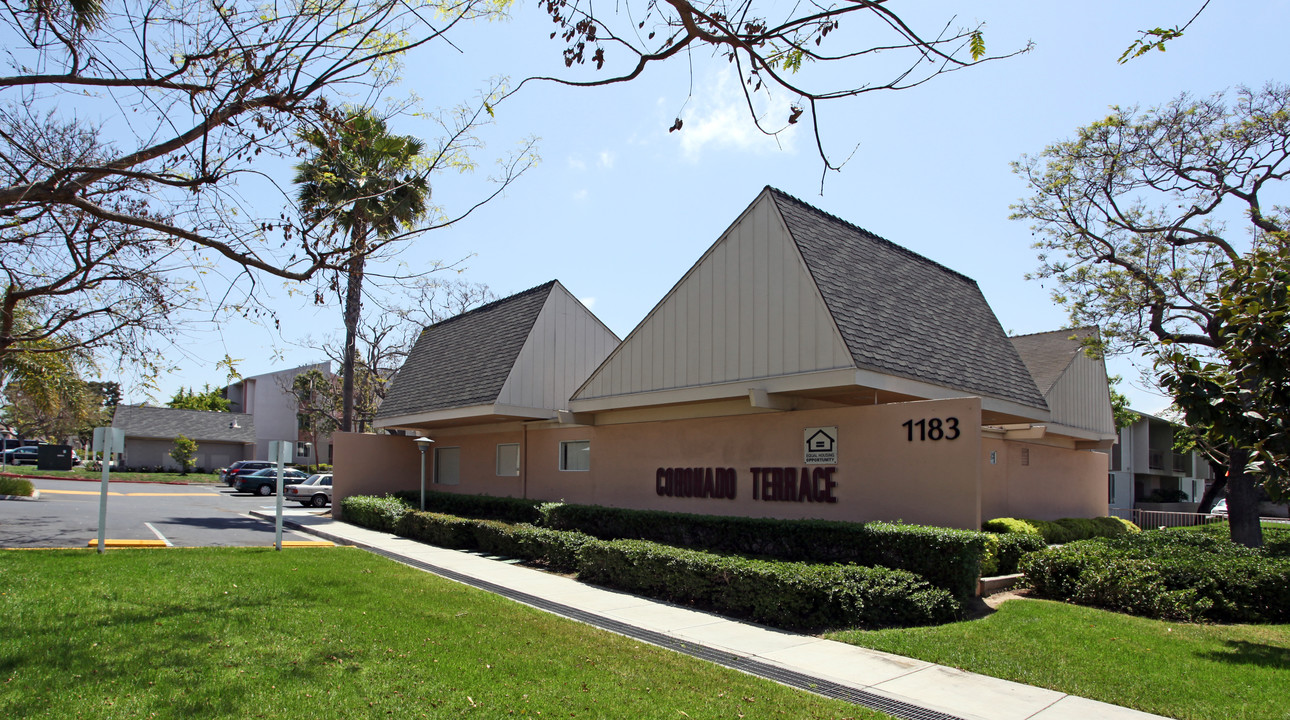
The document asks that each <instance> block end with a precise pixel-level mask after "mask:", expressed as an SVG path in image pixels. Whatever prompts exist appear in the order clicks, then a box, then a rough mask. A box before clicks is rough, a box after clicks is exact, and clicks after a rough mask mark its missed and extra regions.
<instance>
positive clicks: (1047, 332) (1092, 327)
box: [1008, 325, 1099, 340]
mask: <svg viewBox="0 0 1290 720" xmlns="http://www.w3.org/2000/svg"><path fill="white" fill-rule="evenodd" d="M1098 329H1099V328H1098V326H1096V325H1080V326H1079V327H1073V328H1057V329H1056V330H1040V331H1039V332H1032V333H1023V334H1021V335H1009V336H1008V339H1009V340H1014V339H1016V338H1025V337H1034V336H1036V335H1052V334H1054V333H1061V332H1064V333H1074V332H1079V331H1081V330H1098Z"/></svg>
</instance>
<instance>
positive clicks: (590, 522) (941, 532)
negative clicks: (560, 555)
mask: <svg viewBox="0 0 1290 720" xmlns="http://www.w3.org/2000/svg"><path fill="white" fill-rule="evenodd" d="M540 509H541V512H542V515H543V523H542V524H544V525H546V526H547V527H551V528H554V529H557V530H579V531H582V532H585V533H587V534H588V535H591V536H593V537H596V538H600V539H602V540H650V541H653V542H658V543H663V544H665V545H675V546H679V547H692V548H702V549H705V550H710V551H712V552H715V553H721V554H731V555H752V556H759V557H768V558H774V559H776V560H784V561H788V562H810V563H844V564H846V563H854V564H856V565H864V566H869V567H872V566H883V567H888V568H894V569H897V570H908V571H909V572H912V573H915V574H917V575H921V576H923V577H924V578H926V579H927V580H928V581H929V582H931V583H932V584H933V585H935V586H936V587H939V588H944V589H946V590H949V591H950V592H952V593H954V594H955V595H956V596H958V597H961V598H963V597H969V596H971V595H972V594H973V593H974V592H975V591H976V581H977V577H978V573H979V572H980V568H981V559H982V556H983V555H984V553H985V542H986V535H985V534H984V533H980V532H974V531H969V530H952V529H949V528H937V527H925V526H920V525H899V524H894V523H883V522H871V523H863V524H862V523H847V522H833V521H827V520H775V519H769V518H741V517H729V516H721V515H689V514H685V513H673V512H663V511H658V510H624V509H619V508H608V507H598V506H591V505H564V504H559V503H547V504H545V505H543V506H541V508H540Z"/></svg>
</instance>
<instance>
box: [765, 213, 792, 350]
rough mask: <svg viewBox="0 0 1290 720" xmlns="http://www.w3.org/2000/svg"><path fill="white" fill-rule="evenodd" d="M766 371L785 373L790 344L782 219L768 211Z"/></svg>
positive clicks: (766, 224)
mask: <svg viewBox="0 0 1290 720" xmlns="http://www.w3.org/2000/svg"><path fill="white" fill-rule="evenodd" d="M766 215H767V217H766V223H765V228H766V264H767V266H766V272H767V276H766V374H767V375H781V374H783V373H784V346H785V345H787V344H788V337H787V332H786V330H787V325H786V323H785V322H784V274H785V272H787V270H788V268H786V267H784V239H783V238H782V237H781V236H780V232H779V223H777V222H772V221H771V217H770V213H767V214H766Z"/></svg>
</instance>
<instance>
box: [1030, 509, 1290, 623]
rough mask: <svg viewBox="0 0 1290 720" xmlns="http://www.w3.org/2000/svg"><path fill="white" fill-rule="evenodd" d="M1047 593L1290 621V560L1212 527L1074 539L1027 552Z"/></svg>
mask: <svg viewBox="0 0 1290 720" xmlns="http://www.w3.org/2000/svg"><path fill="white" fill-rule="evenodd" d="M1022 570H1023V572H1025V573H1026V579H1027V582H1029V584H1030V585H1031V587H1033V588H1034V589H1035V592H1036V594H1038V595H1040V596H1042V597H1048V598H1053V599H1056V600H1065V601H1068V602H1074V603H1079V604H1082V605H1093V606H1096V607H1104V608H1108V609H1111V610H1118V611H1120V612H1127V613H1132V614H1134V615H1144V616H1147V617H1155V618H1161V619H1173V620H1189V621H1195V620H1202V619H1203V620H1212V621H1219V622H1275V623H1284V622H1288V621H1290V559H1287V558H1284V557H1274V556H1270V555H1268V554H1267V553H1266V552H1264V551H1259V550H1251V549H1248V548H1243V547H1241V546H1238V545H1236V544H1234V543H1232V542H1230V541H1228V540H1224V539H1222V538H1219V537H1214V536H1212V535H1209V534H1207V533H1203V532H1202V533H1197V532H1186V531H1165V532H1150V533H1138V534H1126V535H1122V536H1120V537H1116V538H1098V539H1093V540H1084V541H1080V542H1073V543H1070V544H1069V545H1066V546H1065V547H1062V548H1050V549H1048V550H1044V551H1043V552H1038V553H1034V554H1032V555H1028V556H1026V557H1025V558H1024V559H1023V560H1022Z"/></svg>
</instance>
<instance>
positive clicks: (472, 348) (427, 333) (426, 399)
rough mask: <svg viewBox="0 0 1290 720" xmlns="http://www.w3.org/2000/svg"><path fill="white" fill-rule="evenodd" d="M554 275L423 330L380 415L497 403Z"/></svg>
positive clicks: (387, 396) (545, 297)
mask: <svg viewBox="0 0 1290 720" xmlns="http://www.w3.org/2000/svg"><path fill="white" fill-rule="evenodd" d="M555 283H556V281H555V280H552V281H550V282H548V283H545V284H542V285H539V286H537V287H535V288H531V289H529V290H525V291H524V292H520V293H516V294H514V295H511V296H510V297H506V298H502V299H501V300H497V301H494V302H491V303H489V304H487V305H483V306H481V307H477V308H475V309H474V310H471V311H469V312H466V313H462V314H461V315H457V316H455V317H451V318H448V319H447V320H444V321H443V322H440V323H436V324H434V325H431V326H430V327H428V328H426V329H425V330H422V331H421V336H420V337H418V338H417V342H416V344H415V345H413V346H412V352H411V353H409V354H408V359H407V360H406V361H404V363H403V367H402V368H400V369H399V372H398V374H397V375H395V376H394V380H393V382H392V383H391V384H390V390H389V393H388V394H387V395H386V398H385V402H383V403H381V407H380V409H379V410H377V412H376V417H377V418H378V419H379V418H392V417H401V416H404V415H412V414H415V413H423V412H428V411H431V410H442V409H444V408H459V407H470V406H472V405H486V404H489V403H493V402H496V400H497V396H498V394H499V393H501V390H502V386H503V385H504V384H506V378H507V377H508V376H509V375H510V373H511V367H512V366H514V365H515V359H516V357H517V356H519V354H520V350H521V349H523V347H524V342H525V340H527V339H528V336H529V332H530V331H531V330H532V329H533V323H534V322H536V321H537V317H538V314H539V313H540V312H541V311H542V306H543V305H544V304H545V303H546V300H547V297H548V296H549V295H550V294H551V289H552V288H553V287H555Z"/></svg>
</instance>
